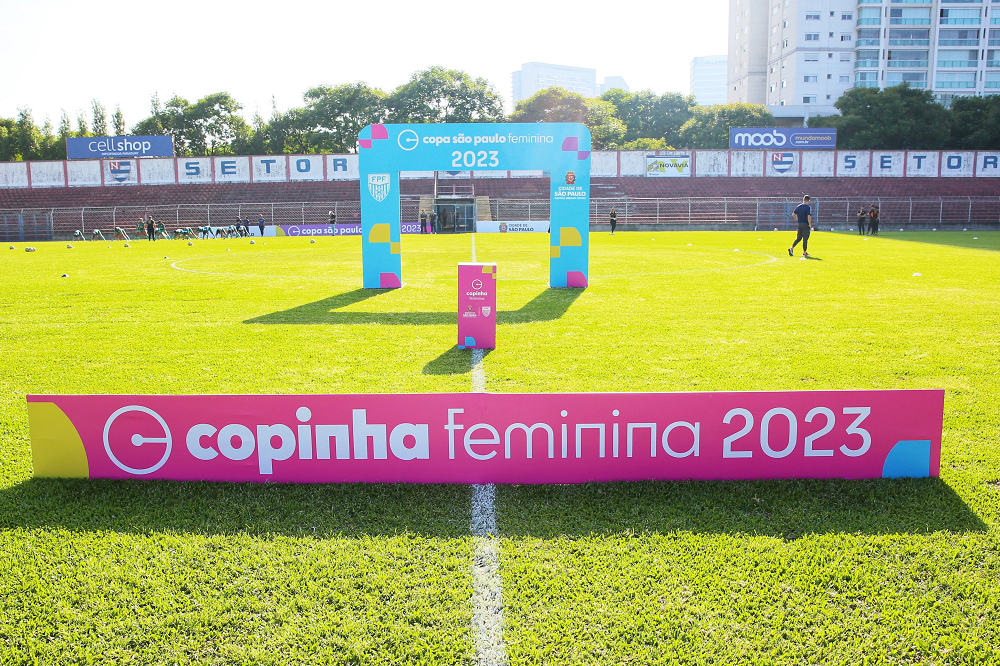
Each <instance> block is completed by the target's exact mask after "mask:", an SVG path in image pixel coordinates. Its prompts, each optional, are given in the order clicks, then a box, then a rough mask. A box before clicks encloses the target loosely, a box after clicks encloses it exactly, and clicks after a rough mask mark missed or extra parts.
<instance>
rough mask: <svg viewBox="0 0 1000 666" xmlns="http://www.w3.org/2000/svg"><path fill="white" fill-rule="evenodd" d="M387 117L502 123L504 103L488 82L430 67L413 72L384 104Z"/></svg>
mask: <svg viewBox="0 0 1000 666" xmlns="http://www.w3.org/2000/svg"><path fill="white" fill-rule="evenodd" d="M386 107H387V108H388V110H389V113H388V116H389V118H390V119H391V120H392V121H393V122H402V123H406V122H409V123H492V122H503V119H504V113H503V99H502V98H501V97H500V94H499V93H498V92H497V91H496V90H495V89H494V88H493V86H492V84H490V82H489V81H487V80H486V79H483V78H478V79H473V78H472V77H471V76H469V75H468V74H466V73H465V72H463V71H460V70H457V69H445V68H444V67H439V66H435V67H431V68H430V69H425V70H423V71H420V72H415V73H414V74H413V76H411V77H410V80H409V81H408V82H407V83H404V84H403V85H401V86H399V87H398V88H396V90H394V91H393V93H392V95H391V96H390V97H389V98H388V99H387V100H386Z"/></svg>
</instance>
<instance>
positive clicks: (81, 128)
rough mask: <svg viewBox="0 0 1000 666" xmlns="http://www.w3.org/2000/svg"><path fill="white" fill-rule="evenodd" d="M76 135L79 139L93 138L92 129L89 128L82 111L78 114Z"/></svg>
mask: <svg viewBox="0 0 1000 666" xmlns="http://www.w3.org/2000/svg"><path fill="white" fill-rule="evenodd" d="M76 135H77V136H78V137H87V136H91V134H90V128H89V127H87V119H86V118H84V117H83V112H82V111H77V113H76Z"/></svg>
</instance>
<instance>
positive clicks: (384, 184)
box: [368, 173, 392, 201]
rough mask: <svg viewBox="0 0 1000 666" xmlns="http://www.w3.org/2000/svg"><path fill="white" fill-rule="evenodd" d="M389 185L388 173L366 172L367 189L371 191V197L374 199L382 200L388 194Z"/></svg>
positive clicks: (390, 182)
mask: <svg viewBox="0 0 1000 666" xmlns="http://www.w3.org/2000/svg"><path fill="white" fill-rule="evenodd" d="M391 187H392V181H390V180H389V174H387V173H370V174H368V191H369V192H371V195H372V198H373V199H375V201H383V200H384V199H385V198H386V197H387V196H389V189H390V188H391Z"/></svg>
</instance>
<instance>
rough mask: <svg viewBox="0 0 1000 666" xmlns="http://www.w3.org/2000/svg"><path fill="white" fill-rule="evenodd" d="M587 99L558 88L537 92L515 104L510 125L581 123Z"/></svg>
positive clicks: (585, 110) (586, 110) (583, 118)
mask: <svg viewBox="0 0 1000 666" xmlns="http://www.w3.org/2000/svg"><path fill="white" fill-rule="evenodd" d="M587 113H588V108H587V98H585V97H584V96H583V95H580V94H578V93H574V92H570V91H568V90H566V89H565V88H560V87H559V86H552V87H551V88H546V89H545V90H539V91H538V92H536V93H535V94H534V95H532V96H531V97H529V98H528V99H523V100H521V101H520V102H518V103H517V108H515V109H514V113H512V114H511V115H510V122H512V123H582V122H584V121H586V120H587Z"/></svg>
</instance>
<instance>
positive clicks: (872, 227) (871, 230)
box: [868, 204, 878, 236]
mask: <svg viewBox="0 0 1000 666" xmlns="http://www.w3.org/2000/svg"><path fill="white" fill-rule="evenodd" d="M868 234H869V235H871V236H878V206H876V205H874V204H873V205H872V209H871V211H870V212H869V213H868Z"/></svg>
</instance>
